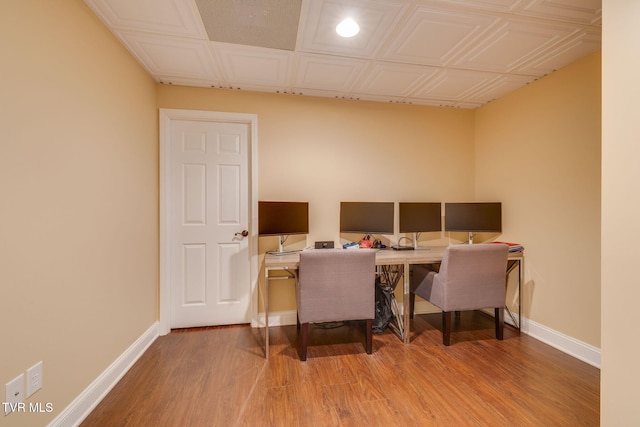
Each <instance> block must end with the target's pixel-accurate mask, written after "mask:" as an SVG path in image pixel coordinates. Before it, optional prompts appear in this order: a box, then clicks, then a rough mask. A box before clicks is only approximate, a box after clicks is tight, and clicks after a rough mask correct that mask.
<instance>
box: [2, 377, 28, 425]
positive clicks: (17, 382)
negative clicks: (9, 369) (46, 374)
mask: <svg viewBox="0 0 640 427" xmlns="http://www.w3.org/2000/svg"><path fill="white" fill-rule="evenodd" d="M5 393H6V395H5V399H4V402H2V406H4V414H5V415H9V414H10V413H11V412H15V411H20V410H23V409H24V374H20V375H18V376H17V377H15V378H14V379H13V380H11V381H9V382H8V383H7V384H5Z"/></svg>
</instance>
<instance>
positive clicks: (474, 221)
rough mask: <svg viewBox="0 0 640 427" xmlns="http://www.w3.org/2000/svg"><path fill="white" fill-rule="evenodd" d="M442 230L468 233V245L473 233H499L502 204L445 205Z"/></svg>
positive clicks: (500, 229) (471, 203)
mask: <svg viewBox="0 0 640 427" xmlns="http://www.w3.org/2000/svg"><path fill="white" fill-rule="evenodd" d="M444 229H445V230H446V231H463V232H468V233H469V243H472V241H473V233H476V232H488V233H499V232H501V231H502V203H500V202H470V203H445V204H444Z"/></svg>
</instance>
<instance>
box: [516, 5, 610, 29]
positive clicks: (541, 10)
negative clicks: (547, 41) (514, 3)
mask: <svg viewBox="0 0 640 427" xmlns="http://www.w3.org/2000/svg"><path fill="white" fill-rule="evenodd" d="M520 13H521V14H523V15H529V16H535V17H538V18H544V19H552V20H556V21H569V22H577V23H581V24H587V25H594V24H599V23H600V22H601V21H602V2H601V0H532V1H531V3H529V4H528V5H526V6H525V7H523V8H522V10H521V11H520Z"/></svg>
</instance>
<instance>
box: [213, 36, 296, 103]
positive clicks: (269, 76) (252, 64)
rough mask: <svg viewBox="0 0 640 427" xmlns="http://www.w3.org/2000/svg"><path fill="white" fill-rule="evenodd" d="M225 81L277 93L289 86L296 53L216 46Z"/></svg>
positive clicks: (238, 46)
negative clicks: (293, 58)
mask: <svg viewBox="0 0 640 427" xmlns="http://www.w3.org/2000/svg"><path fill="white" fill-rule="evenodd" d="M213 47H214V51H215V54H216V56H217V57H218V59H219V60H220V65H221V67H222V73H223V76H224V80H225V81H227V82H229V83H230V84H232V85H233V86H241V87H245V88H246V87H252V88H260V87H264V88H265V90H269V91H271V90H273V89H274V88H276V87H277V88H286V87H288V79H289V71H290V66H291V62H292V55H293V53H291V52H289V51H284V50H278V49H267V48H260V47H252V46H244V45H233V44H228V43H213Z"/></svg>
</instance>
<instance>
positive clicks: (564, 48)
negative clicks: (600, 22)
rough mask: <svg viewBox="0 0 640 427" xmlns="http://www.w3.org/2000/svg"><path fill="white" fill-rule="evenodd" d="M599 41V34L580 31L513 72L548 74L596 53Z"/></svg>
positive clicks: (537, 74)
mask: <svg viewBox="0 0 640 427" xmlns="http://www.w3.org/2000/svg"><path fill="white" fill-rule="evenodd" d="M600 39H601V37H600V33H599V32H596V31H593V32H591V31H589V32H587V31H582V32H580V33H578V34H575V35H574V36H572V37H570V38H569V39H566V40H563V41H562V42H561V43H558V44H557V45H555V46H553V47H552V48H549V49H547V50H545V51H544V52H542V53H540V54H539V55H538V56H536V57H532V58H531V59H530V60H529V61H527V62H526V63H523V64H522V65H521V66H519V67H517V68H516V69H514V70H513V71H514V72H517V73H520V74H529V75H536V76H542V75H545V74H550V73H552V72H554V71H556V70H559V69H560V68H562V67H564V66H565V65H567V64H571V63H572V62H575V61H577V60H578V59H580V58H582V57H584V56H586V55H588V54H590V53H592V52H595V51H597V50H598V49H599V48H600Z"/></svg>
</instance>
